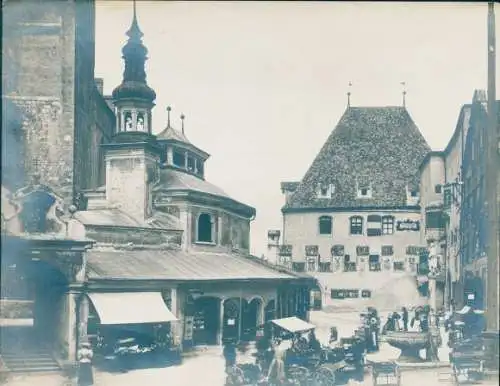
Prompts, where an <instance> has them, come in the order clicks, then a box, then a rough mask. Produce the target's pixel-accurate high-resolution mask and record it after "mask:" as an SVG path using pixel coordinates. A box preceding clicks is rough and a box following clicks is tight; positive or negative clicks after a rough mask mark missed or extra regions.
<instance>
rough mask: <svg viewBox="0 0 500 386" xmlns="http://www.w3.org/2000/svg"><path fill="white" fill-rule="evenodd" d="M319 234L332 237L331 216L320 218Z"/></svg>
mask: <svg viewBox="0 0 500 386" xmlns="http://www.w3.org/2000/svg"><path fill="white" fill-rule="evenodd" d="M319 234H320V235H331V234H332V218H331V216H321V217H320V218H319Z"/></svg>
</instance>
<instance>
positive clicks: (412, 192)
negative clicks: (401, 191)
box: [410, 190, 418, 197]
mask: <svg viewBox="0 0 500 386" xmlns="http://www.w3.org/2000/svg"><path fill="white" fill-rule="evenodd" d="M410 196H412V197H418V192H417V191H416V190H412V191H411V192H410Z"/></svg>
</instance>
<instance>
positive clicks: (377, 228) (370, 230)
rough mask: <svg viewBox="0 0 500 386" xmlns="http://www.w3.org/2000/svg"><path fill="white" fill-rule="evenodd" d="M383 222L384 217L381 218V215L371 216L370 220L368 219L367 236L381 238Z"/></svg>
mask: <svg viewBox="0 0 500 386" xmlns="http://www.w3.org/2000/svg"><path fill="white" fill-rule="evenodd" d="M381 221H382V217H380V216H379V215H375V214H371V215H369V216H368V218H367V219H366V222H367V229H366V235H367V236H380V235H381V234H382V229H381Z"/></svg>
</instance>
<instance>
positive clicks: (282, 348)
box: [267, 341, 290, 386]
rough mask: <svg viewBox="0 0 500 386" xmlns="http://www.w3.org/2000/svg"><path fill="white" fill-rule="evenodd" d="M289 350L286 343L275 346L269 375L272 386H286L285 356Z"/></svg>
mask: <svg viewBox="0 0 500 386" xmlns="http://www.w3.org/2000/svg"><path fill="white" fill-rule="evenodd" d="M289 348H290V347H289V345H288V344H286V342H285V341H282V342H281V343H280V344H279V345H273V351H274V358H273V360H272V362H271V365H270V366H269V371H268V373H267V379H268V381H269V383H270V384H271V385H276V386H281V385H284V384H285V381H286V374H285V356H286V353H287V350H288V349H289Z"/></svg>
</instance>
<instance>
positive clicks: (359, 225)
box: [350, 216, 363, 235]
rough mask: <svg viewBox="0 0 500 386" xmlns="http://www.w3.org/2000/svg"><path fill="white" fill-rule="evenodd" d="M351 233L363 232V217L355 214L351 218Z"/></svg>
mask: <svg viewBox="0 0 500 386" xmlns="http://www.w3.org/2000/svg"><path fill="white" fill-rule="evenodd" d="M350 222H351V223H350V233H351V235H362V234H363V217H361V216H353V217H351V218H350Z"/></svg>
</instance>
